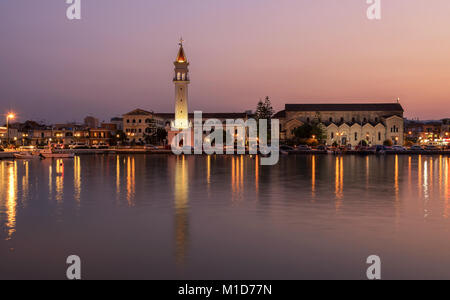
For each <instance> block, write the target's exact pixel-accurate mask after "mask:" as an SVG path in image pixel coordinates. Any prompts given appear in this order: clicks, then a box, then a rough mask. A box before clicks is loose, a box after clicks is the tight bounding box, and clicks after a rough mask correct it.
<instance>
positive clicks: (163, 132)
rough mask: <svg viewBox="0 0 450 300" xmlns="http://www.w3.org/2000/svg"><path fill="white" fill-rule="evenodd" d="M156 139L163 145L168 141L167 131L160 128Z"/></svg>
mask: <svg viewBox="0 0 450 300" xmlns="http://www.w3.org/2000/svg"><path fill="white" fill-rule="evenodd" d="M156 138H157V139H158V142H159V143H162V142H163V141H164V140H166V139H167V131H166V129H165V128H158V129H157V130H156Z"/></svg>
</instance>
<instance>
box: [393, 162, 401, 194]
mask: <svg viewBox="0 0 450 300" xmlns="http://www.w3.org/2000/svg"><path fill="white" fill-rule="evenodd" d="M394 189H395V200H396V202H398V193H399V191H400V186H399V184H398V155H396V156H395V174H394Z"/></svg>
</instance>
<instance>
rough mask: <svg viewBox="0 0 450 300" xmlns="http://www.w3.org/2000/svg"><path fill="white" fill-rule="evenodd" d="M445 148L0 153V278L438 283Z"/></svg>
mask: <svg viewBox="0 0 450 300" xmlns="http://www.w3.org/2000/svg"><path fill="white" fill-rule="evenodd" d="M449 165H450V158H449V157H445V156H433V157H431V156H411V157H409V156H386V157H383V156H381V157H376V156H370V157H358V156H345V157H335V156H289V157H281V159H280V162H279V164H278V165H276V166H260V165H259V161H258V159H257V158H256V159H254V158H250V157H245V156H242V157H241V156H235V157H231V156H230V157H224V156H217V157H214V156H213V157H205V156H198V157H194V156H190V157H188V156H186V157H183V156H181V157H175V156H164V155H161V156H144V155H136V156H113V155H110V156H83V157H76V158H75V159H74V160H44V161H39V160H36V161H1V162H0V228H1V230H0V279H36V278H43V279H53V278H54V279H65V273H66V268H67V265H66V263H65V261H66V258H67V256H69V255H72V254H76V255H78V256H80V257H81V260H82V276H83V278H84V279H338V278H339V279H341V278H342V279H347V278H348V279H365V274H366V268H367V265H366V258H367V257H368V256H369V255H372V254H376V255H379V256H380V257H381V259H382V277H383V278H384V279H400V278H401V279H410V278H417V279H433V278H446V279H450V189H449V175H450V171H449Z"/></svg>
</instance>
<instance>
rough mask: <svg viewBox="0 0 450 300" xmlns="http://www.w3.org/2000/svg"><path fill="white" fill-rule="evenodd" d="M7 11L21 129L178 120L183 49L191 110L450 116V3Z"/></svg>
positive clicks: (165, 0) (3, 40)
mask: <svg viewBox="0 0 450 300" xmlns="http://www.w3.org/2000/svg"><path fill="white" fill-rule="evenodd" d="M81 1H82V2H81V3H82V9H81V13H82V19H81V20H78V21H69V20H68V19H67V18H66V9H67V7H68V5H67V4H66V1H65V0H39V1H33V0H2V1H0V114H3V112H2V111H4V112H5V113H6V112H7V111H14V112H16V113H17V115H18V119H19V120H20V121H25V120H29V119H32V120H36V121H45V122H47V123H53V122H72V121H78V122H79V121H81V120H83V119H84V117H85V116H87V115H93V116H96V117H98V118H99V119H100V120H101V121H102V120H106V121H107V120H109V119H110V118H111V117H115V116H119V115H122V114H124V113H127V112H129V111H131V110H133V109H135V108H142V109H146V110H153V111H155V112H172V111H173V108H174V86H173V83H172V78H173V69H174V66H173V61H174V60H175V57H176V54H177V51H178V41H179V39H180V37H181V36H182V37H183V39H184V40H185V50H186V55H187V57H188V60H189V61H190V77H191V84H190V87H189V88H190V90H189V92H190V94H189V97H190V98H189V106H190V107H189V110H190V111H193V110H202V111H204V112H242V111H245V110H250V109H255V107H256V104H257V102H258V100H259V99H261V98H263V97H265V96H270V98H271V100H272V103H273V106H274V108H275V110H281V109H283V107H284V104H286V103H352V102H363V103H364V102H370V103H372V102H395V101H396V99H397V98H398V97H399V98H400V103H401V104H402V105H403V107H404V109H405V115H406V116H407V117H408V118H420V119H439V118H444V117H450V105H449V103H450V1H449V0H433V1H429V0H381V4H382V18H381V20H379V21H370V20H368V19H367V16H366V10H367V8H368V4H366V0H189V1H182V0H151V1H148V0H132V1H125V0H81Z"/></svg>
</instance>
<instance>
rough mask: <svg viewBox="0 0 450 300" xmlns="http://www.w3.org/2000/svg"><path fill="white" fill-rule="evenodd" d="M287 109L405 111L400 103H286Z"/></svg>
mask: <svg viewBox="0 0 450 300" xmlns="http://www.w3.org/2000/svg"><path fill="white" fill-rule="evenodd" d="M285 108H286V111H396V112H403V107H402V106H401V104H399V103H355V104H352V103H349V104H286V107H285Z"/></svg>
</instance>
